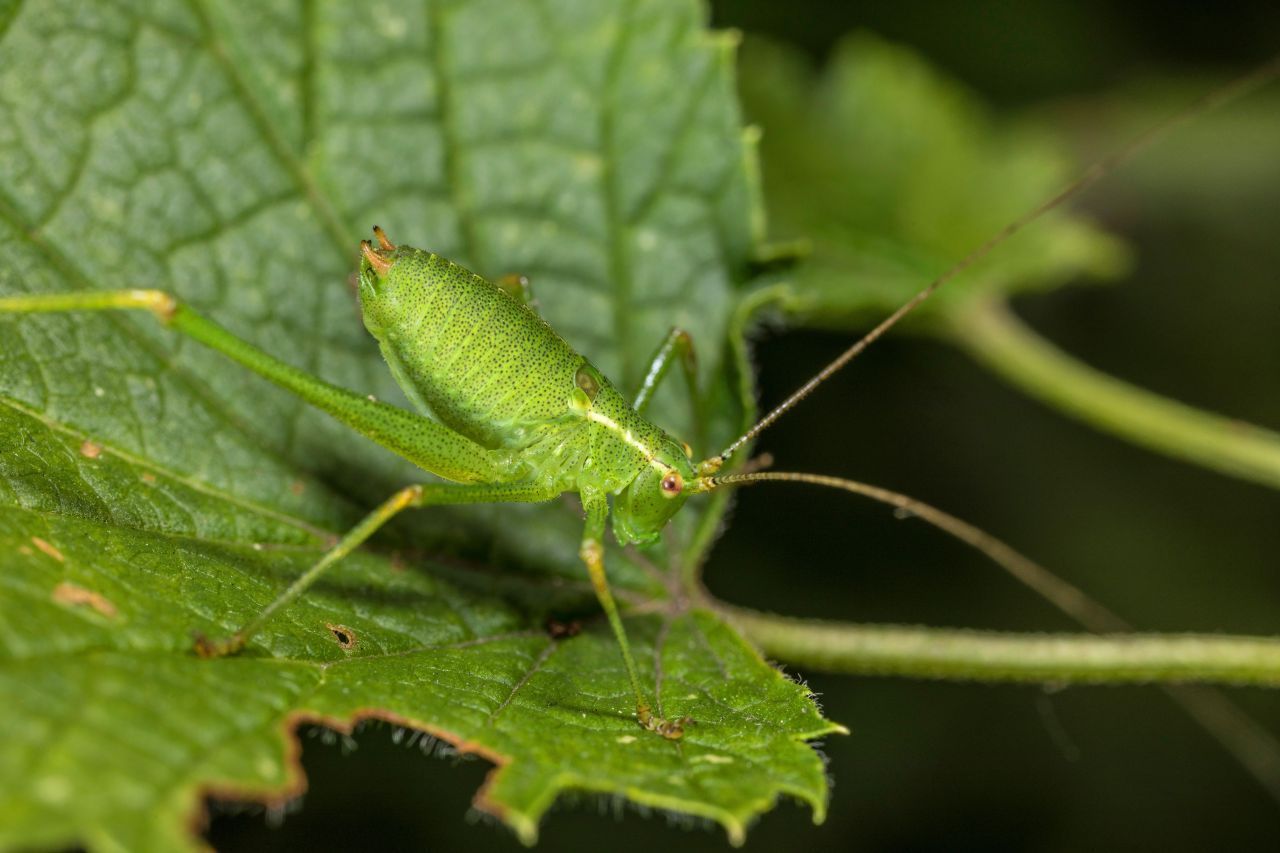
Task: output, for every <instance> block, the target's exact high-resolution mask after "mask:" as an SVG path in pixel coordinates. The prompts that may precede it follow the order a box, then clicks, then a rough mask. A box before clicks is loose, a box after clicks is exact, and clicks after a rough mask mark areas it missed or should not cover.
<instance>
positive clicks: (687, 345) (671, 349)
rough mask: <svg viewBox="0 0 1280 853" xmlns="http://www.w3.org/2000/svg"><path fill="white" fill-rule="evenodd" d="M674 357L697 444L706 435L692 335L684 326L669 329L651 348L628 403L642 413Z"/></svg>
mask: <svg viewBox="0 0 1280 853" xmlns="http://www.w3.org/2000/svg"><path fill="white" fill-rule="evenodd" d="M676 359H679V360H680V367H681V369H682V372H683V373H684V379H685V387H686V388H687V390H688V392H689V411H690V414H691V415H692V417H693V429H694V433H695V434H694V436H693V438H694V440H695V441H696V442H697V443H698V445H699V447H701V446H702V444H703V443H704V439H705V438H706V436H705V432H706V423H705V420H706V419H705V418H704V417H703V412H702V401H701V399H700V398H699V396H698V359H697V357H696V356H695V355H694V351H693V338H692V337H691V336H690V335H689V333H688V332H686V331H685V330H684V329H681V328H673V329H672V330H671V331H670V332H668V333H667V336H666V337H665V338H663V339H662V343H661V344H659V345H658V348H657V349H656V350H654V353H653V358H651V359H650V361H649V370H648V371H647V372H646V373H645V375H644V380H643V381H641V383H640V390H639V391H637V392H636V399H635V402H634V403H632V406H633V407H634V408H635V410H636V412H637V413H638V414H641V415H643V414H644V413H645V410H646V409H648V408H649V404H650V403H651V402H652V401H653V395H654V392H655V391H657V390H658V386H659V385H661V384H662V380H663V379H665V378H666V376H667V373H668V372H669V371H670V370H671V363H672V362H673V361H675V360H676Z"/></svg>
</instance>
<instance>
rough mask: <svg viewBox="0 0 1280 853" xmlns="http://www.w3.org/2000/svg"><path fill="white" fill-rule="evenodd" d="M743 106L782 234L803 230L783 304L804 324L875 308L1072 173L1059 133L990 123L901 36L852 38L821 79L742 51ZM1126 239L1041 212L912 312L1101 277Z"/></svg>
mask: <svg viewBox="0 0 1280 853" xmlns="http://www.w3.org/2000/svg"><path fill="white" fill-rule="evenodd" d="M742 90H743V99H744V107H745V109H746V111H747V114H748V115H749V116H750V118H751V119H752V120H753V121H756V122H759V123H760V124H762V125H763V126H764V128H765V133H764V136H763V140H762V143H761V146H760V148H761V156H762V158H763V168H764V178H765V195H766V197H767V198H768V200H769V209H770V215H771V219H772V222H773V225H774V227H775V230H777V231H778V232H779V233H780V234H782V235H785V236H788V237H793V238H807V239H808V240H810V241H811V244H812V246H811V249H812V251H811V254H810V256H809V257H807V258H806V259H805V263H803V264H801V266H800V267H799V268H797V269H796V270H795V271H794V272H793V274H792V275H789V276H788V281H789V282H791V291H790V298H789V300H788V301H787V304H786V305H785V306H784V308H785V309H786V310H788V311H789V312H791V313H793V314H795V315H796V316H797V318H798V319H800V321H801V322H809V323H815V324H821V325H834V326H844V325H847V324H849V323H850V322H852V323H860V322H864V321H865V320H867V319H868V318H875V319H879V318H881V317H883V315H884V314H885V313H887V312H889V311H892V310H894V309H896V308H897V307H898V306H899V305H901V304H902V303H903V302H905V301H906V300H907V299H909V298H910V297H911V296H912V295H914V294H915V293H916V292H917V291H919V290H920V289H921V288H923V287H924V286H925V285H926V284H928V283H929V281H931V280H932V279H933V278H935V277H936V276H938V275H940V274H941V273H943V272H944V271H946V270H947V269H948V268H949V267H951V266H952V265H953V264H955V263H956V262H957V261H958V260H960V259H961V258H963V257H964V256H966V255H967V254H969V252H971V251H973V250H974V249H976V248H977V247H978V246H980V245H982V244H983V243H985V242H986V241H987V240H988V239H990V238H991V236H992V235H993V234H996V233H998V232H999V231H1000V230H1001V229H1002V228H1003V227H1004V226H1005V225H1007V224H1008V223H1009V222H1011V221H1012V220H1014V219H1015V218H1016V217H1018V216H1020V215H1021V214H1023V213H1025V212H1026V211H1028V210H1030V209H1031V208H1033V207H1035V206H1036V205H1038V204H1040V203H1042V202H1044V201H1045V200H1046V199H1047V198H1049V197H1051V196H1052V195H1053V194H1054V193H1055V192H1057V191H1058V190H1059V189H1061V188H1062V187H1063V186H1065V185H1066V183H1067V181H1068V180H1070V179H1071V178H1072V177H1074V175H1073V172H1072V169H1071V167H1070V163H1069V162H1068V160H1067V159H1066V158H1065V157H1064V156H1063V154H1062V153H1061V152H1060V150H1059V147H1058V146H1057V145H1056V144H1055V142H1054V140H1053V139H1052V138H1051V137H1049V136H1048V135H1047V134H1046V133H1044V132H1042V131H1040V130H1038V129H1037V128H1035V127H1034V126H1031V125H1022V124H1018V125H997V124H996V123H995V122H994V121H993V120H992V119H991V118H990V117H989V116H988V115H987V114H986V112H985V111H984V110H983V108H982V107H981V105H980V104H979V103H978V102H977V100H976V99H975V98H974V97H973V96H972V95H970V94H969V93H968V92H966V91H965V90H963V89H962V88H961V87H960V86H959V85H958V84H956V83H954V82H952V81H950V80H948V79H946V78H944V77H942V76H941V75H940V74H939V73H938V72H935V71H934V70H933V69H931V68H930V67H929V66H928V65H927V64H926V63H925V62H924V61H923V60H922V59H920V58H919V57H917V56H916V55H914V54H913V53H911V52H910V51H908V50H907V49H905V48H900V47H897V46H894V45H891V44H889V43H887V42H884V41H882V40H880V39H878V38H876V37H874V36H871V35H869V34H862V35H857V36H852V37H848V38H846V39H845V40H844V41H842V42H841V43H840V44H839V45H838V47H837V48H836V50H835V52H834V54H833V56H832V58H831V60H830V63H829V65H828V67H827V68H826V69H825V70H824V71H823V73H822V74H821V76H819V75H817V74H815V72H814V71H813V70H812V69H811V68H809V67H808V65H807V64H806V62H805V60H804V59H803V58H801V57H800V56H799V55H798V54H796V53H794V52H793V51H790V50H788V49H786V48H783V47H780V46H776V45H772V44H769V43H767V42H760V41H752V42H749V43H748V45H747V49H746V50H745V51H744V61H743V80H742ZM1126 263H1127V255H1126V252H1125V250H1124V248H1123V247H1122V246H1121V245H1120V244H1119V243H1118V242H1117V241H1116V240H1115V239H1114V238H1112V237H1109V236H1107V235H1105V234H1104V233H1102V232H1101V231H1099V230H1098V229H1096V228H1095V227H1094V226H1092V225H1091V224H1090V223H1088V222H1087V221H1086V220H1084V219H1083V218H1081V217H1079V216H1072V215H1067V214H1065V213H1061V212H1055V213H1054V214H1050V215H1049V216H1048V217H1047V218H1046V220H1045V221H1042V222H1040V223H1037V225H1036V227H1035V228H1033V229H1028V230H1027V231H1025V232H1023V233H1021V234H1019V235H1017V236H1016V237H1014V238H1012V239H1011V240H1010V241H1009V242H1008V243H1007V244H1005V245H1003V246H1001V247H1000V250H999V251H998V252H995V253H993V254H992V255H991V256H990V257H989V258H987V259H985V260H984V261H983V262H982V263H981V264H980V265H978V266H976V267H975V268H974V269H972V270H970V271H968V272H966V273H964V274H962V275H961V276H960V277H958V278H957V279H956V280H955V281H953V282H950V283H948V284H947V286H946V287H945V288H943V289H941V290H940V291H938V294H937V296H936V297H934V299H932V300H930V301H929V302H927V303H925V304H924V305H923V306H922V307H921V309H920V310H919V311H918V312H917V313H916V315H915V316H914V317H913V318H912V319H913V322H917V321H919V320H930V319H931V320H934V321H935V322H936V321H937V320H938V319H940V318H945V317H946V316H947V314H948V313H949V312H952V311H956V310H959V309H960V308H961V307H962V306H963V305H965V304H967V303H969V302H970V301H971V300H974V299H980V298H983V297H988V296H990V295H992V294H1011V293H1014V292H1018V291H1023V290H1029V289H1045V288H1051V287H1055V286H1058V285H1060V284H1063V283H1064V282H1066V281H1068V280H1071V279H1074V278H1077V277H1079V276H1096V277H1108V276H1114V275H1116V274H1118V273H1119V272H1121V271H1122V270H1123V268H1124V266H1125V264H1126Z"/></svg>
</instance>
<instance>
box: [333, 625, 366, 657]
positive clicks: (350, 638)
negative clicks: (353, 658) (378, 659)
mask: <svg viewBox="0 0 1280 853" xmlns="http://www.w3.org/2000/svg"><path fill="white" fill-rule="evenodd" d="M325 627H326V628H328V629H329V633H330V634H333V638H334V639H335V640H337V641H338V645H339V646H340V647H341V648H342V650H343V651H346V652H350V651H353V650H354V649H355V648H356V647H357V646H359V645H360V638H359V637H358V636H356V632H355V631H352V630H351V629H350V628H348V627H347V626H346V625H334V624H332V623H326V624H325Z"/></svg>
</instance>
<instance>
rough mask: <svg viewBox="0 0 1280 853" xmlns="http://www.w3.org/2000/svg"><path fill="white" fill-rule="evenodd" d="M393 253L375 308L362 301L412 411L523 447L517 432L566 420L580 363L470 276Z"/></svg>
mask: <svg viewBox="0 0 1280 853" xmlns="http://www.w3.org/2000/svg"><path fill="white" fill-rule="evenodd" d="M401 253H403V254H401ZM397 254H398V255H399V256H398V257H397V258H396V259H395V263H394V264H393V266H392V268H391V274H390V275H389V276H388V279H387V280H386V281H385V282H384V283H383V285H382V286H381V287H380V288H379V289H378V292H377V294H376V301H377V303H378V304H377V305H376V306H372V305H370V304H368V302H369V300H368V298H367V297H365V298H364V300H363V301H364V302H365V304H364V305H363V307H364V310H365V313H366V323H367V324H368V325H369V327H370V331H372V332H373V333H374V335H375V336H376V337H377V338H378V340H379V343H380V344H381V346H382V352H383V355H384V356H385V357H386V359H387V362H388V364H390V366H391V369H392V372H393V373H394V374H395V376H396V380H397V381H398V382H399V383H400V385H401V387H403V388H404V389H405V392H406V393H407V394H408V395H409V397H410V398H412V399H413V400H414V402H415V403H417V404H419V405H423V404H425V405H426V406H428V407H430V409H431V411H432V412H434V414H435V415H436V417H438V418H439V419H440V420H441V421H442V422H443V423H445V424H446V425H447V426H449V427H451V428H452V429H455V430H457V431H458V432H461V433H463V434H464V435H466V436H468V437H470V438H472V439H473V440H475V441H478V442H480V443H481V444H484V445H486V446H489V447H499V446H512V445H515V444H519V443H520V442H521V441H522V440H523V439H524V432H525V431H524V430H523V429H522V427H527V426H530V425H534V424H538V423H542V422H546V421H548V420H551V419H553V418H557V417H560V416H562V415H564V413H565V412H566V409H567V406H568V400H569V394H570V392H571V391H572V389H573V387H574V384H573V382H574V374H575V373H576V371H577V369H578V367H579V366H580V365H581V364H582V363H583V360H584V359H583V358H582V356H580V355H579V354H578V353H576V352H574V351H573V349H572V348H570V346H569V345H568V344H567V343H566V342H565V341H564V339H563V338H561V337H560V336H559V335H557V334H556V333H555V332H554V331H553V330H552V329H551V327H550V326H548V325H547V324H546V323H545V322H544V321H543V320H542V318H540V317H539V316H538V315H537V314H535V313H534V312H533V311H532V310H531V309H529V308H527V307H526V306H524V305H522V304H521V303H519V302H518V301H516V300H515V299H514V298H513V297H511V296H510V295H508V294H507V293H505V292H503V291H502V290H501V289H499V288H498V287H497V286H495V285H494V284H492V283H491V282H489V281H486V280H485V279H483V278H481V277H480V276H478V275H476V274H475V273H472V272H471V271H469V270H467V269H466V268H464V267H461V266H459V265H457V264H455V263H453V262H452V261H450V260H447V259H446V258H442V257H440V256H439V255H434V254H431V253H429V252H423V251H420V250H417V249H409V248H407V247H404V248H402V249H401V250H400V251H399V252H397ZM371 313H373V314H376V316H375V317H374V318H373V320H372V321H371V320H370V314H371Z"/></svg>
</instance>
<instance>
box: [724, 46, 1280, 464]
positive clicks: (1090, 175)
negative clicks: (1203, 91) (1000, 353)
mask: <svg viewBox="0 0 1280 853" xmlns="http://www.w3.org/2000/svg"><path fill="white" fill-rule="evenodd" d="M1277 75H1280V55H1276V56H1274V57H1272V58H1271V59H1270V60H1268V61H1267V62H1265V63H1264V64H1262V65H1261V66H1259V67H1258V68H1256V69H1254V70H1253V71H1250V72H1249V73H1248V74H1245V75H1244V76H1242V77H1238V78H1236V79H1235V80H1233V81H1232V82H1230V83H1228V84H1226V85H1225V86H1223V87H1221V88H1219V89H1215V90H1214V91H1212V92H1210V93H1209V94H1207V95H1204V96H1203V97H1201V98H1200V99H1199V100H1197V101H1194V102H1192V103H1191V104H1190V105H1189V106H1187V107H1185V108H1183V109H1182V110H1180V111H1179V112H1176V113H1174V114H1173V115H1171V116H1169V117H1168V118H1166V119H1164V120H1163V121H1161V122H1159V123H1158V124H1156V125H1155V126H1153V127H1151V128H1150V129H1148V130H1147V131H1146V132H1144V133H1142V134H1140V135H1139V136H1137V137H1136V138H1134V139H1133V140H1132V141H1130V142H1129V144H1127V145H1125V146H1124V147H1122V148H1120V149H1119V150H1117V151H1115V152H1114V153H1112V154H1111V155H1109V156H1107V157H1104V158H1103V159H1101V160H1099V161H1097V162H1096V163H1094V164H1093V165H1092V166H1090V167H1089V168H1088V169H1085V171H1084V172H1083V173H1081V175H1080V176H1079V177H1078V178H1076V179H1075V180H1074V181H1072V182H1071V183H1069V184H1067V186H1065V187H1064V188H1063V189H1062V190H1060V191H1059V192H1058V193H1057V194H1056V195H1054V196H1053V197H1051V198H1049V199H1048V200H1046V201H1044V202H1042V203H1041V204H1039V205H1037V206H1036V207H1033V208H1032V209H1031V210H1028V211H1027V212H1026V213H1024V214H1022V215H1021V216H1019V217H1018V218H1017V219H1015V220H1013V221H1012V222H1010V223H1009V224H1008V225H1006V226H1005V227H1004V228H1002V229H1000V231H998V232H997V233H996V234H995V235H994V236H993V237H991V239H989V240H987V241H986V242H985V243H983V244H982V245H980V246H978V247H977V248H976V249H974V250H973V251H971V252H970V253H969V254H967V255H965V256H964V257H963V258H962V259H961V260H960V261H959V262H958V263H956V264H955V265H954V266H953V267H951V268H950V269H949V270H947V271H946V272H944V273H943V274H942V275H940V276H938V277H937V278H935V279H934V280H933V281H931V282H930V283H929V284H928V286H926V287H925V288H924V289H923V290H921V291H920V292H919V293H917V294H916V295H915V296H913V297H911V298H910V299H908V300H907V301H906V302H904V303H903V304H902V305H901V306H900V307H899V308H898V310H896V311H894V312H893V313H892V314H890V315H889V316H888V317H886V318H884V319H883V320H881V321H880V323H879V324H878V325H877V326H876V327H875V328H873V329H872V330H871V331H870V332H867V333H866V334H865V335H863V336H862V338H861V339H860V340H859V341H858V342H857V343H855V344H854V345H853V346H851V347H849V348H848V349H847V350H845V351H844V352H842V353H840V355H838V356H836V358H835V359H834V360H833V361H832V362H831V363H830V364H828V365H827V366H826V367H824V368H822V370H819V371H818V372H817V373H816V374H814V376H813V378H812V379H810V380H809V381H808V382H806V383H804V384H803V385H801V386H800V387H799V388H797V389H796V390H795V392H793V393H792V394H791V396H790V397H788V398H787V399H785V400H783V401H782V402H781V403H780V404H778V406H777V407H776V408H774V409H773V411H771V412H769V414H767V415H765V416H764V417H763V418H761V419H760V420H759V421H758V422H757V423H756V425H755V426H753V427H752V428H751V429H749V430H747V432H746V433H744V434H743V435H742V436H741V437H739V438H738V439H737V440H736V441H734V442H733V443H732V444H730V445H729V446H728V447H726V448H725V449H724V450H722V451H721V452H720V453H719V455H718V456H715V457H712V459H711V460H708V461H712V462H715V463H717V464H715V465H712V466H711V467H712V468H713V469H714V468H716V467H718V466H719V464H722V463H723V462H724V460H726V459H728V458H729V457H730V456H731V455H733V453H734V452H736V451H737V450H738V448H740V447H742V445H744V444H746V443H747V442H749V441H751V440H752V439H753V438H755V437H756V436H757V435H759V434H760V433H762V432H764V431H765V430H766V429H768V428H769V427H770V426H772V425H773V422H774V421H776V420H777V419H778V418H780V417H782V416H783V415H784V414H786V413H787V412H788V411H790V410H791V409H792V408H793V407H794V406H795V405H796V404H797V403H799V402H800V401H801V400H803V399H804V398H805V397H808V396H809V395H810V394H812V393H813V391H814V389H815V388H817V387H818V386H819V385H821V384H822V383H823V382H826V381H827V380H828V379H830V378H831V377H832V376H833V375H834V374H835V373H836V372H837V371H839V370H840V368H842V367H844V366H845V365H846V364H848V363H849V362H850V361H852V360H853V359H854V358H855V357H857V356H858V355H859V354H860V353H861V352H862V351H863V350H865V349H866V348H867V347H868V346H870V345H871V344H872V343H874V342H875V340H876V339H877V338H879V337H880V336H881V335H883V334H884V333H885V332H887V331H889V330H890V329H891V328H893V327H894V326H896V325H897V324H898V321H900V320H901V319H902V318H903V317H905V316H907V315H908V314H910V313H911V312H912V311H914V310H915V309H916V308H918V307H919V306H920V303H922V302H924V301H925V300H926V299H928V298H929V297H930V296H932V295H933V293H934V291H936V290H937V289H938V288H940V287H942V285H944V284H946V283H947V282H949V281H951V279H953V278H955V277H956V276H958V275H959V274H960V273H962V272H964V271H965V270H967V269H968V268H969V267H971V266H973V265H974V264H976V263H977V262H978V261H980V260H982V259H983V258H985V257H986V256H987V255H988V254H989V253H990V252H991V250H992V249H994V248H995V247H996V246H999V245H1000V244H1001V243H1003V242H1004V241H1006V240H1008V239H1009V238H1010V237H1012V236H1013V235H1014V234H1017V233H1018V232H1019V231H1021V230H1022V229H1023V228H1025V227H1027V226H1028V225H1030V224H1031V223H1033V222H1035V221H1036V220H1037V219H1039V218H1041V217H1042V216H1044V215H1045V214H1046V213H1048V212H1049V211H1051V210H1053V209H1054V208H1056V207H1058V206H1059V205H1061V204H1062V203H1064V202H1066V201H1067V200H1068V199H1071V198H1073V197H1074V196H1077V195H1079V194H1080V193H1081V192H1083V191H1084V190H1085V189H1087V188H1089V187H1090V186H1092V185H1093V184H1094V183H1096V182H1097V181H1098V180H1099V179H1100V178H1103V177H1105V176H1106V175H1108V174H1110V173H1111V172H1113V171H1115V170H1116V169H1118V168H1119V167H1120V166H1122V165H1124V164H1125V163H1126V162H1128V161H1129V160H1131V159H1133V157H1134V156H1136V155H1137V154H1139V153H1141V152H1142V151H1145V150H1146V149H1147V148H1149V147H1150V146H1151V145H1152V144H1153V143H1155V142H1156V141H1158V140H1159V139H1160V138H1161V137H1163V136H1165V135H1166V134H1168V133H1169V132H1170V131H1172V130H1174V129H1175V128H1177V127H1179V126H1181V125H1183V124H1185V123H1186V122H1188V121H1190V120H1191V119H1193V118H1197V117H1199V116H1201V115H1203V114H1204V113H1207V112H1209V111H1210V110H1213V109H1216V108H1218V107H1220V106H1222V105H1223V104H1226V103H1229V102H1231V101H1233V100H1235V99H1236V98H1239V97H1241V96H1242V95H1245V94H1247V93H1248V92H1251V91H1253V90H1254V89H1256V88H1258V87H1260V86H1262V85H1264V84H1266V83H1268V82H1270V81H1271V80H1272V78H1274V77H1276V76H1277Z"/></svg>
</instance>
